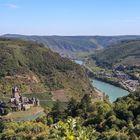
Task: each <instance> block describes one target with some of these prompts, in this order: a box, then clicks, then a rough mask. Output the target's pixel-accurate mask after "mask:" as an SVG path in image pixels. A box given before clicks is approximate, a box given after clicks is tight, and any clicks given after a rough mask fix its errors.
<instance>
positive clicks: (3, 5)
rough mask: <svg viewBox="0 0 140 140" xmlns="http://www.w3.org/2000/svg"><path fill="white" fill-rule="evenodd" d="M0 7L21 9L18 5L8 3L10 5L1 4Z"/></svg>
mask: <svg viewBox="0 0 140 140" xmlns="http://www.w3.org/2000/svg"><path fill="white" fill-rule="evenodd" d="M0 7H7V8H11V9H18V8H20V7H19V6H18V5H17V4H13V3H8V4H0Z"/></svg>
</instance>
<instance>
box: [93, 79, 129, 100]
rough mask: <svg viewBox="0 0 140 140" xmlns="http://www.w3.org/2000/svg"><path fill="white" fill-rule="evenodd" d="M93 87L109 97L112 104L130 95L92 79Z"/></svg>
mask: <svg viewBox="0 0 140 140" xmlns="http://www.w3.org/2000/svg"><path fill="white" fill-rule="evenodd" d="M92 85H93V86H94V87H96V88H97V89H99V90H100V91H102V92H104V93H105V94H106V95H108V96H109V99H110V101H111V102H113V101H115V100H116V99H117V98H119V97H123V96H126V95H128V94H129V92H128V91H127V90H124V89H122V88H120V87H116V86H114V85H111V84H109V83H106V82H102V81H100V80H96V79H92Z"/></svg>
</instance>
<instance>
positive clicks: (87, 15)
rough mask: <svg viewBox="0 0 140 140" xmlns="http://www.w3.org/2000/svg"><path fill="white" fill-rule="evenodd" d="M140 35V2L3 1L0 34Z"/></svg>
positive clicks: (130, 0) (76, 0) (132, 0)
mask: <svg viewBox="0 0 140 140" xmlns="http://www.w3.org/2000/svg"><path fill="white" fill-rule="evenodd" d="M9 33H10V34H24V35H140V0H0V34H9Z"/></svg>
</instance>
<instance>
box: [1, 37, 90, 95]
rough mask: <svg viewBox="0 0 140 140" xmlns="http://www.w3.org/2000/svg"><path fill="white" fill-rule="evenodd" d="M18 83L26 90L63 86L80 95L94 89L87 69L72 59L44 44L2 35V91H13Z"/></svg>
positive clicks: (24, 91) (59, 87)
mask: <svg viewBox="0 0 140 140" xmlns="http://www.w3.org/2000/svg"><path fill="white" fill-rule="evenodd" d="M15 84H16V85H18V87H19V89H20V91H21V92H22V93H43V92H47V91H55V90H59V89H63V90H64V93H65V95H66V96H75V97H79V96H81V95H83V94H84V93H86V92H90V91H91V90H92V87H91V85H90V82H89V80H88V78H87V76H86V74H85V71H84V69H82V68H81V67H80V66H79V65H77V64H75V63H73V62H72V61H70V60H69V59H67V58H62V57H61V56H60V55H59V54H57V53H53V52H52V51H51V50H50V49H47V48H44V47H43V45H41V44H36V43H33V42H27V41H21V40H17V39H15V40H11V39H0V94H2V93H3V94H6V95H9V94H10V93H11V87H12V86H13V85H15ZM1 97H2V96H1Z"/></svg>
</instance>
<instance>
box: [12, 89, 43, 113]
mask: <svg viewBox="0 0 140 140" xmlns="http://www.w3.org/2000/svg"><path fill="white" fill-rule="evenodd" d="M10 103H11V108H12V110H13V111H17V110H27V109H30V108H31V107H33V106H40V101H39V99H37V98H34V97H33V98H31V99H29V98H27V97H24V96H22V95H21V94H20V93H19V90H18V87H17V86H14V87H13V88H12V96H11V98H10Z"/></svg>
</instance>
